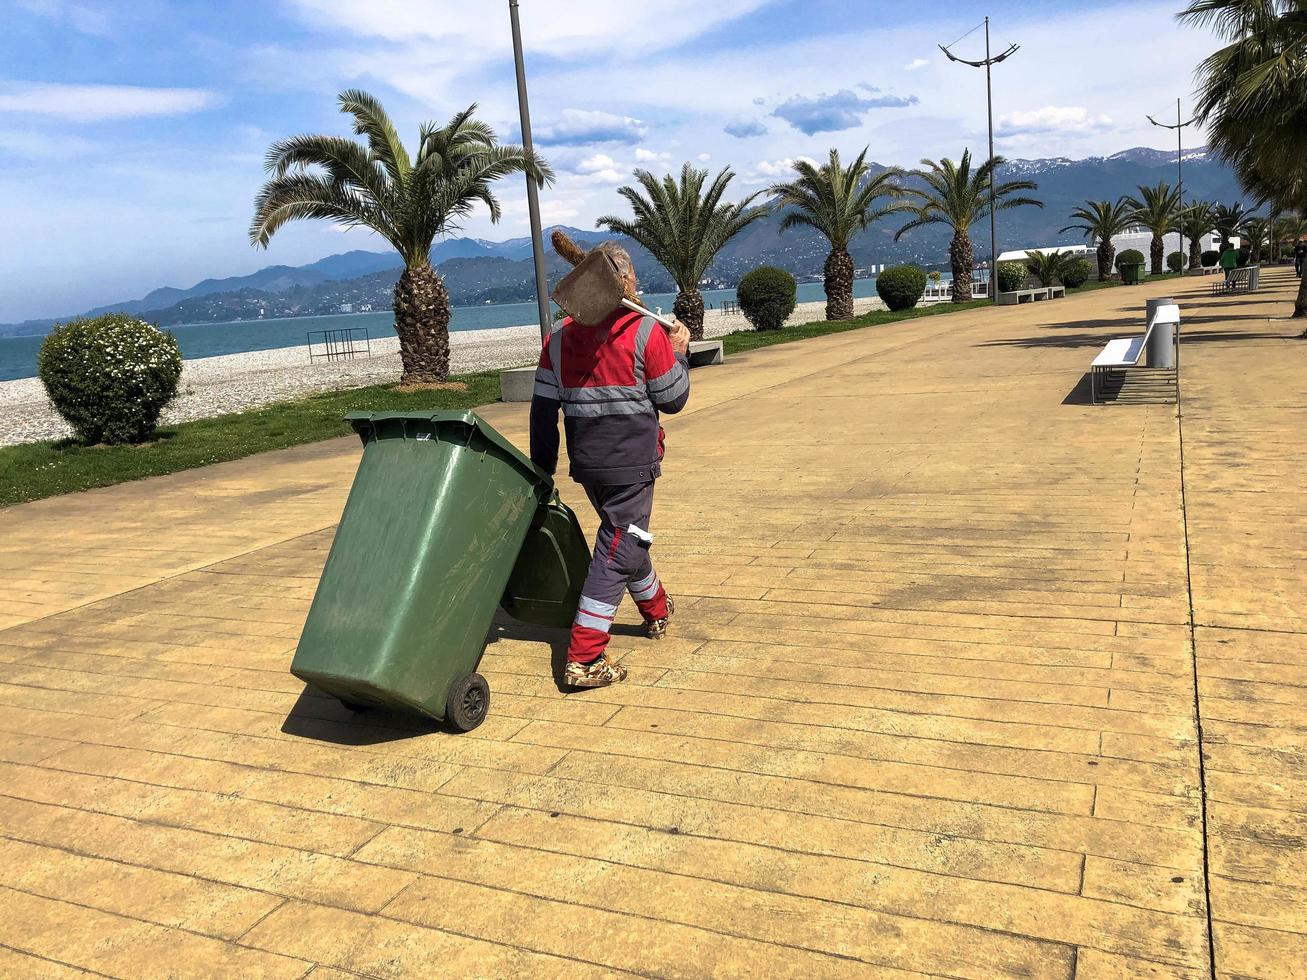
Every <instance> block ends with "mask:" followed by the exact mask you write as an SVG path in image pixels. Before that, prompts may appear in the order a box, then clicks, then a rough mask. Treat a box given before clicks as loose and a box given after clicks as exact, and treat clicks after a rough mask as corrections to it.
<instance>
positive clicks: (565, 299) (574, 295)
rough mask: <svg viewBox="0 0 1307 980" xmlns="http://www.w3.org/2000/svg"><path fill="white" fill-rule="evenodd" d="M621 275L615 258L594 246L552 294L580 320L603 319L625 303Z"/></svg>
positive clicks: (588, 322) (593, 322)
mask: <svg viewBox="0 0 1307 980" xmlns="http://www.w3.org/2000/svg"><path fill="white" fill-rule="evenodd" d="M622 294H623V283H622V277H621V275H620V274H619V273H618V271H617V267H616V266H615V265H613V261H612V259H610V258H609V257H608V256H607V255H605V254H604V253H603V251H602V250H601V249H595V250H593V251H592V252H590V254H589V255H587V256H586V257H585V258H584V259H582V260H581V261H580V262H579V263H578V264H577V265H576V267H575V268H573V269H572V271H571V272H569V273H568V274H567V275H565V276H563V278H562V279H560V280H558V285H556V286H555V287H554V291H553V292H552V293H551V294H550V295H551V296H552V297H553V300H554V302H555V303H557V304H558V305H559V306H561V307H562V308H563V309H564V310H565V311H566V312H567V315H568V316H570V317H571V318H572V319H573V320H575V321H576V322H577V323H580V324H583V325H585V326H587V327H592V326H595V325H597V324H600V323H603V322H604V321H605V320H606V319H608V317H609V316H610V315H611V314H612V312H613V311H614V310H615V309H617V308H618V307H619V306H621V305H622Z"/></svg>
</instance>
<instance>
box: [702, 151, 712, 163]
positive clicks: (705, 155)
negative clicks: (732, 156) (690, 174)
mask: <svg viewBox="0 0 1307 980" xmlns="http://www.w3.org/2000/svg"><path fill="white" fill-rule="evenodd" d="M711 159H712V154H711V153H700V154H699V162H700V163H702V162H703V161H705V160H711Z"/></svg>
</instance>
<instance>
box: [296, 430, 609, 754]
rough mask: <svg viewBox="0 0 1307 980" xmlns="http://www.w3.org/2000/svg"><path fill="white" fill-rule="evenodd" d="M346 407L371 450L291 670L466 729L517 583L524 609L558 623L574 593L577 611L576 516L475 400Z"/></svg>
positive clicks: (345, 694) (369, 702)
mask: <svg viewBox="0 0 1307 980" xmlns="http://www.w3.org/2000/svg"><path fill="white" fill-rule="evenodd" d="M346 420H347V421H348V422H349V423H350V424H351V425H352V426H353V427H354V431H355V432H357V433H358V434H359V437H360V438H361V439H362V440H363V446H364V448H363V458H362V460H361V461H360V463H359V468H358V473H357V474H356V476H355V477H354V486H353V487H352V488H351V490H350V494H349V499H348V501H347V502H346V504H345V512H344V514H343V515H342V517H341V520H340V525H339V527H338V528H337V531H336V537H335V540H334V541H333V542H332V546H331V552H330V554H329V555H328V556H327V563H326V566H325V567H324V568H323V571H322V578H321V580H320V581H319V583H318V590H317V593H316V595H315V596H314V598H313V605H312V606H311V607H310V609H309V615H308V619H307V621H306V622H305V624H304V631H303V633H302V635H301V636H300V642H299V646H298V647H297V649H296V651H295V658H294V660H293V661H292V663H291V673H292V674H294V675H295V676H296V677H298V678H300V679H301V680H303V681H306V682H308V683H310V684H312V685H314V686H315V687H317V688H319V689H320V690H322V691H324V692H326V693H327V694H330V695H333V696H334V697H337V698H339V699H340V700H341V701H342V702H344V703H345V704H346V705H348V706H350V707H352V708H355V709H362V708H367V707H381V706H385V707H391V708H400V709H407V710H411V711H417V712H420V713H421V714H424V715H427V716H430V717H432V718H436V719H440V720H447V721H448V722H449V723H450V724H451V725H453V726H454V727H455V728H457V729H459V730H460V731H469V730H471V729H472V728H475V727H476V726H477V725H479V724H480V723H481V722H482V721H483V720H484V719H485V716H486V712H487V709H488V708H489V703H490V692H489V687H488V686H487V684H486V682H485V679H484V678H483V677H481V675H480V674H478V673H476V668H477V664H478V663H479V662H480V659H481V654H482V652H483V651H484V648H485V641H486V634H487V632H488V631H489V629H490V624H491V621H492V620H493V618H494V614H495V608H496V607H497V606H498V605H499V604H500V602H501V600H503V599H505V598H506V596H508V595H509V594H510V593H511V598H512V602H513V609H514V610H516V611H517V612H518V613H520V614H522V615H523V618H527V614H538V615H539V616H541V617H543V618H548V620H549V624H551V625H552V624H553V623H555V622H559V621H561V620H562V619H563V610H564V608H565V607H566V605H567V603H568V602H569V601H570V602H571V609H570V611H569V612H568V613H567V616H566V620H567V622H571V619H572V616H573V615H574V614H575V612H576V600H575V599H572V598H571V596H572V586H573V581H572V578H571V577H569V576H574V572H573V571H572V569H573V567H574V559H572V558H571V557H570V556H571V555H572V554H573V552H574V551H575V549H576V548H577V547H578V542H579V546H580V547H581V548H582V549H584V547H585V542H584V539H583V538H581V532H580V528H579V527H578V526H576V518H575V516H574V515H572V513H571V511H569V510H567V508H566V507H564V506H563V505H562V504H561V503H558V502H557V501H556V499H555V496H556V495H555V493H554V484H553V480H552V479H550V477H549V476H548V475H547V474H546V473H545V472H544V471H543V470H541V469H539V468H538V467H536V466H535V465H534V464H532V462H531V461H530V460H529V459H528V458H527V457H526V456H524V455H522V453H520V452H519V451H518V450H517V449H516V448H515V447H514V446H513V445H512V444H511V443H510V442H509V441H508V440H507V439H505V438H504V437H503V436H502V435H500V434H499V433H498V432H496V431H495V430H494V429H493V428H492V427H491V426H490V425H488V424H487V423H486V422H485V421H484V420H482V419H481V418H480V417H479V416H477V415H476V413H474V412H470V411H462V412H457V411H456V412H396V413H380V412H352V413H350V414H349V415H347V416H346ZM569 517H570V524H569V522H568V518H569ZM529 534H530V536H531V543H530V547H529V548H528V549H527V552H528V553H529V556H530V557H524V549H523V543H524V541H526V540H527V538H528V535H529ZM569 536H574V537H575V540H573V539H572V538H571V537H569ZM542 538H543V539H544V541H545V543H544V544H542V543H541V540H542ZM551 548H552V551H553V555H551V553H550V549H551ZM554 556H559V557H557V558H554ZM564 556H566V557H564ZM551 559H553V560H554V565H553V566H552V572H551V569H550V567H549V564H548V563H549V561H550V560H551ZM560 567H565V569H566V570H565V571H563V572H560V570H559V569H560ZM560 574H561V575H562V576H563V578H564V580H565V581H564V582H563V583H562V584H561V585H560V583H559V582H558V580H557V578H558V576H559V575H560ZM510 580H511V582H512V583H513V585H512V587H511V588H510ZM575 591H576V593H577V595H578V596H579V593H580V582H579V581H577V582H576V583H575ZM511 611H513V610H510V612H511ZM533 621H534V620H533Z"/></svg>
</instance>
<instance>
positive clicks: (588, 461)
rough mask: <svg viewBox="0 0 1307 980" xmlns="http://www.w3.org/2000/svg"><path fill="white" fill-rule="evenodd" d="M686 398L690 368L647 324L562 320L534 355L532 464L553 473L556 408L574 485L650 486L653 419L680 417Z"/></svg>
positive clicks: (642, 320) (622, 317)
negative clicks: (663, 415) (536, 359)
mask: <svg viewBox="0 0 1307 980" xmlns="http://www.w3.org/2000/svg"><path fill="white" fill-rule="evenodd" d="M689 396H690V374H689V365H688V363H687V361H686V359H685V357H684V356H682V355H680V354H676V353H674V352H673V351H672V345H671V341H670V339H669V338H668V336H667V332H666V331H664V330H662V329H661V328H659V327H658V323H657V321H656V320H654V319H653V318H651V317H645V316H641V315H640V314H638V313H632V312H628V311H626V310H624V309H622V310H618V311H616V312H615V313H614V314H613V315H612V316H611V317H609V319H608V320H607V321H605V322H604V323H602V324H599V325H598V326H594V327H586V326H582V325H581V324H578V323H574V322H573V321H572V320H571V319H570V318H565V319H563V320H562V321H561V322H560V323H559V325H558V327H557V328H556V329H555V330H554V332H553V333H552V334H550V336H549V339H548V341H547V342H546V343H545V345H544V348H543V350H542V351H541V352H540V363H539V366H538V367H537V369H536V376H535V394H534V398H533V399H532V408H531V458H532V459H533V460H535V461H536V463H537V464H539V465H540V466H542V467H544V468H545V469H547V470H549V471H550V472H552V471H553V468H554V466H556V464H557V457H558V411H559V409H560V408H561V409H562V412H563V424H564V429H565V430H566V432H567V452H568V456H569V457H570V459H571V469H570V472H571V475H572V478H573V479H575V480H577V481H579V482H581V483H593V484H606V485H616V484H629V483H643V482H647V481H649V480H653V479H656V478H657V477H658V476H659V474H660V472H661V467H660V465H659V464H660V462H661V459H662V440H661V438H660V436H661V427H660V426H659V424H658V414H659V412H668V413H675V412H679V411H680V410H681V409H682V408H684V407H685V403H686V401H687V400H688V399H689ZM551 434H552V436H551Z"/></svg>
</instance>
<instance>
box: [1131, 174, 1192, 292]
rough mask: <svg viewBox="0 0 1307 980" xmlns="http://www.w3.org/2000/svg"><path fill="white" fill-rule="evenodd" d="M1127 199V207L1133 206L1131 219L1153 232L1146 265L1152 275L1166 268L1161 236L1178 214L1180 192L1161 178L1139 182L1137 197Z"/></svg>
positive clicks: (1168, 230)
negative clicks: (1149, 182) (1151, 184)
mask: <svg viewBox="0 0 1307 980" xmlns="http://www.w3.org/2000/svg"><path fill="white" fill-rule="evenodd" d="M1128 200H1129V202H1130V207H1132V208H1134V220H1135V221H1137V222H1138V223H1139V224H1141V225H1143V226H1144V227H1145V228H1147V229H1148V230H1149V231H1151V232H1152V233H1153V240H1152V242H1151V243H1150V244H1149V246H1148V252H1149V260H1150V264H1149V269H1150V271H1151V272H1152V274H1153V275H1155V276H1159V275H1161V274H1162V273H1163V272H1165V271H1166V265H1165V262H1164V259H1165V255H1164V254H1163V253H1164V252H1165V250H1166V249H1165V245H1164V244H1163V238H1164V236H1165V235H1166V234H1167V233H1168V232H1170V230H1171V229H1172V228H1173V227H1174V226H1175V224H1176V219H1178V218H1179V217H1180V192H1179V191H1178V190H1172V189H1171V185H1170V184H1168V183H1167V182H1166V181H1161V182H1160V183H1158V184H1157V185H1156V186H1155V187H1144V186H1143V185H1140V187H1139V197H1131V198H1129V199H1128Z"/></svg>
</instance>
